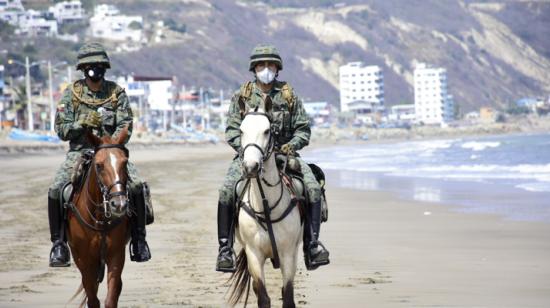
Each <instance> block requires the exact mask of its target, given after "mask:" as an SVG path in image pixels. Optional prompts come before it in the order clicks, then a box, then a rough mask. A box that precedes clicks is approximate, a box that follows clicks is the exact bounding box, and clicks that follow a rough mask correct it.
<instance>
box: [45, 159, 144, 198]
mask: <svg viewBox="0 0 550 308" xmlns="http://www.w3.org/2000/svg"><path fill="white" fill-rule="evenodd" d="M80 155H81V152H79V151H69V152H67V157H66V158H65V161H64V162H63V163H62V164H61V166H60V167H59V169H57V173H56V174H55V179H54V181H53V183H52V185H51V186H50V190H49V192H48V194H49V195H50V197H51V198H55V199H59V194H60V192H61V189H63V185H65V184H66V183H68V182H69V181H70V180H71V175H72V173H73V168H74V165H75V163H76V161H77V159H78V158H79V157H80ZM127 169H128V179H129V180H130V190H131V191H132V192H135V191H137V190H138V189H139V190H140V191H141V187H142V183H143V181H142V180H141V178H140V177H139V175H138V173H137V169H136V167H135V165H134V164H133V163H131V162H130V161H128V164H127Z"/></svg>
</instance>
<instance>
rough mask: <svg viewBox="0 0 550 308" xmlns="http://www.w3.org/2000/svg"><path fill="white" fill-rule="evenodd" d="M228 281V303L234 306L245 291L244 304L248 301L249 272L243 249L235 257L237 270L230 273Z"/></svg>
mask: <svg viewBox="0 0 550 308" xmlns="http://www.w3.org/2000/svg"><path fill="white" fill-rule="evenodd" d="M228 282H229V283H230V284H231V286H230V291H231V293H230V295H229V304H230V305H231V306H235V305H236V304H237V303H238V302H239V301H240V300H241V298H242V297H243V295H244V294H245V293H246V297H245V300H244V305H245V306H246V302H248V295H249V294H250V272H249V271H248V260H247V259H246V253H245V252H244V249H241V251H240V252H239V256H238V257H237V270H236V271H235V272H234V273H233V274H231V277H229V280H228Z"/></svg>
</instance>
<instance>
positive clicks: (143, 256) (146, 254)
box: [129, 239, 151, 262]
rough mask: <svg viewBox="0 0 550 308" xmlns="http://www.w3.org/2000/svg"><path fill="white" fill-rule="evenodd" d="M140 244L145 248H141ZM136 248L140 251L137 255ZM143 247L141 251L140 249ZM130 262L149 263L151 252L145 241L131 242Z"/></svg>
mask: <svg viewBox="0 0 550 308" xmlns="http://www.w3.org/2000/svg"><path fill="white" fill-rule="evenodd" d="M138 242H143V246H140V245H139V244H138ZM134 247H136V248H135V249H136V250H138V251H137V253H134ZM140 247H141V249H140ZM129 248H130V261H134V262H147V261H149V260H150V259H151V250H150V249H149V245H148V244H147V241H146V240H145V239H143V240H137V241H130V247H129Z"/></svg>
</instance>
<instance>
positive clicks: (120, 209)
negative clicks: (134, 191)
mask: <svg viewBox="0 0 550 308" xmlns="http://www.w3.org/2000/svg"><path fill="white" fill-rule="evenodd" d="M127 205H128V199H127V198H125V197H122V196H119V197H117V198H114V199H113V200H111V202H110V206H111V212H112V214H113V216H115V217H120V216H122V215H124V214H125V212H126V207H127Z"/></svg>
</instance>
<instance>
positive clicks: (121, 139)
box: [114, 125, 128, 144]
mask: <svg viewBox="0 0 550 308" xmlns="http://www.w3.org/2000/svg"><path fill="white" fill-rule="evenodd" d="M126 139H128V125H126V126H124V128H122V130H121V131H120V134H118V137H117V139H116V140H115V142H114V143H115V144H124V142H126Z"/></svg>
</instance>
